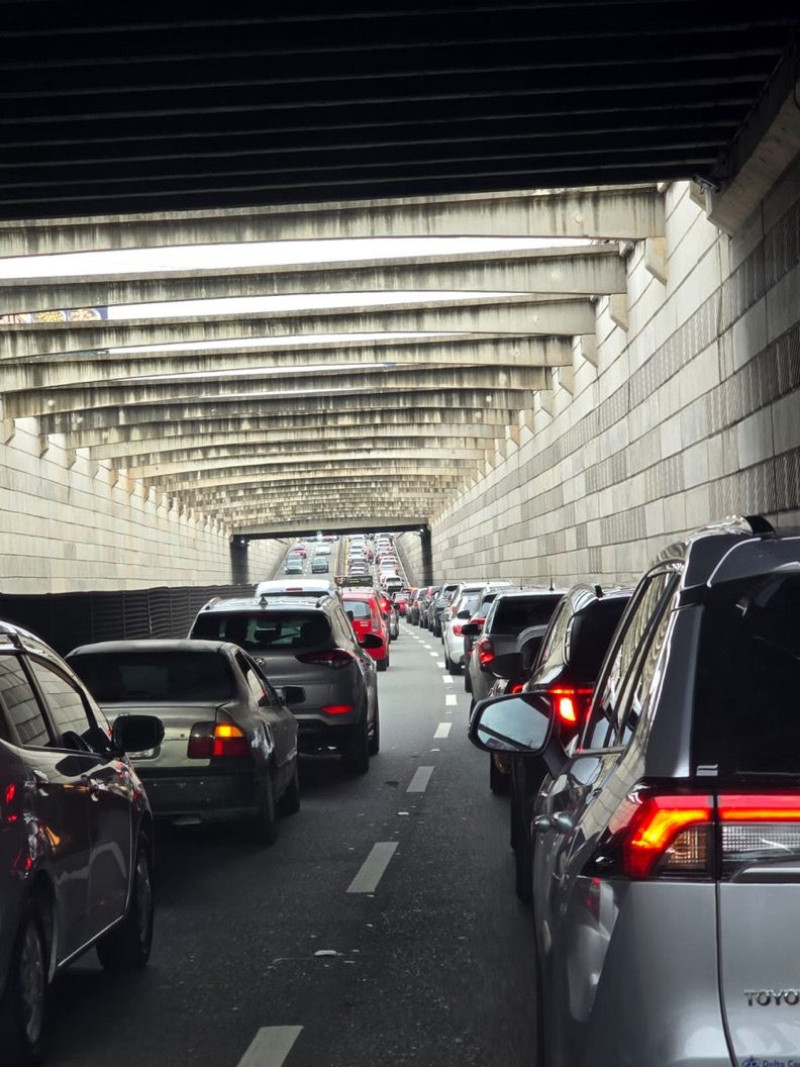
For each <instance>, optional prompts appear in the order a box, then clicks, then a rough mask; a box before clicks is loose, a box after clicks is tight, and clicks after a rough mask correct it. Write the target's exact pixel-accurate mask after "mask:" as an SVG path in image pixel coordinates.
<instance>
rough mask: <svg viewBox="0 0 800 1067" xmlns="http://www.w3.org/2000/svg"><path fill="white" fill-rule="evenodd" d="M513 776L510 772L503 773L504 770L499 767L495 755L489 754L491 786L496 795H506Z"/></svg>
mask: <svg viewBox="0 0 800 1067" xmlns="http://www.w3.org/2000/svg"><path fill="white" fill-rule="evenodd" d="M510 782H511V778H510V775H508V774H503V772H502V771H500V770H498V769H497V764H496V763H495V762H494V756H489V788H490V789H491V791H492V792H493V793H494V795H495V796H505V795H506V794H507V793H508V792H509V790H510V788H511V786H510Z"/></svg>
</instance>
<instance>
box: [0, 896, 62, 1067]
mask: <svg viewBox="0 0 800 1067" xmlns="http://www.w3.org/2000/svg"><path fill="white" fill-rule="evenodd" d="M47 957H48V951H47V939H46V937H45V934H44V927H43V924H42V918H41V915H40V913H39V910H38V908H37V907H36V906H35V904H32V903H31V904H29V905H28V906H27V908H26V909H25V911H24V912H23V914H22V919H21V921H20V925H19V930H18V932H17V939H16V943H15V945H14V953H13V956H12V959H11V967H10V969H9V973H8V983H7V985H6V993H5V996H4V997H3V1001H2V1003H1V1004H0V1049H2V1050H3V1063H4V1064H7V1065H8V1067H23V1065H27V1064H34V1063H39V1062H40V1061H41V1058H42V1056H43V1054H44V1051H45V1046H46V1043H47V1030H48V1022H49V1006H50V995H49V994H50V991H49V985H48V980H47V972H48V959H47Z"/></svg>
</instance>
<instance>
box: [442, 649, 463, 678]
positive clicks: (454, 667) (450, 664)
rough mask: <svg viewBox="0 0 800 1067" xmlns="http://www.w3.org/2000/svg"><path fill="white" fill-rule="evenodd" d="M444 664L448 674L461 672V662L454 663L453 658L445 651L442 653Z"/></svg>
mask: <svg viewBox="0 0 800 1067" xmlns="http://www.w3.org/2000/svg"><path fill="white" fill-rule="evenodd" d="M444 665H445V667H446V668H447V670H448V671H449V673H450V674H461V664H460V663H456V661H455V660H454V659H450V657H449V656H448V654H447V652H446V651H445V654H444Z"/></svg>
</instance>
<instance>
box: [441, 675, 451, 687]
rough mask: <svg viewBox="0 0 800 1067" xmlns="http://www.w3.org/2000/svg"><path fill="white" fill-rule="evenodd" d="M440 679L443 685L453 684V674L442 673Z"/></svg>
mask: <svg viewBox="0 0 800 1067" xmlns="http://www.w3.org/2000/svg"><path fill="white" fill-rule="evenodd" d="M442 681H443V682H444V684H445V685H452V684H453V676H452V675H451V674H443V675H442Z"/></svg>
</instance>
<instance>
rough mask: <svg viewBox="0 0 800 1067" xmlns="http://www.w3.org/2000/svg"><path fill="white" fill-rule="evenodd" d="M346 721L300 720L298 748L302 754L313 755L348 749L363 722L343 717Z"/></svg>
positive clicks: (361, 727)
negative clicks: (332, 749) (328, 750)
mask: <svg viewBox="0 0 800 1067" xmlns="http://www.w3.org/2000/svg"><path fill="white" fill-rule="evenodd" d="M342 718H343V719H345V720H346V721H344V722H336V721H334V720H331V721H330V722H323V721H321V720H320V719H316V718H314V719H308V720H306V721H303V720H300V722H299V724H298V725H299V727H300V732H299V734H298V737H297V747H298V749H299V750H300V752H303V753H306V754H311V753H314V752H325V751H326V750H327V749H331V748H335V749H341V748H343V747H346V746H347V745H348V744H349V743H350V741H351V740H352V739H353V737H354V735H355V734H356V733H357V732H358V731H359V730H361V729H363V726H362V725H361V721H360V720H359V721H355V722H354V721H353V717H351V716H349V715H348V716H342Z"/></svg>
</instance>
